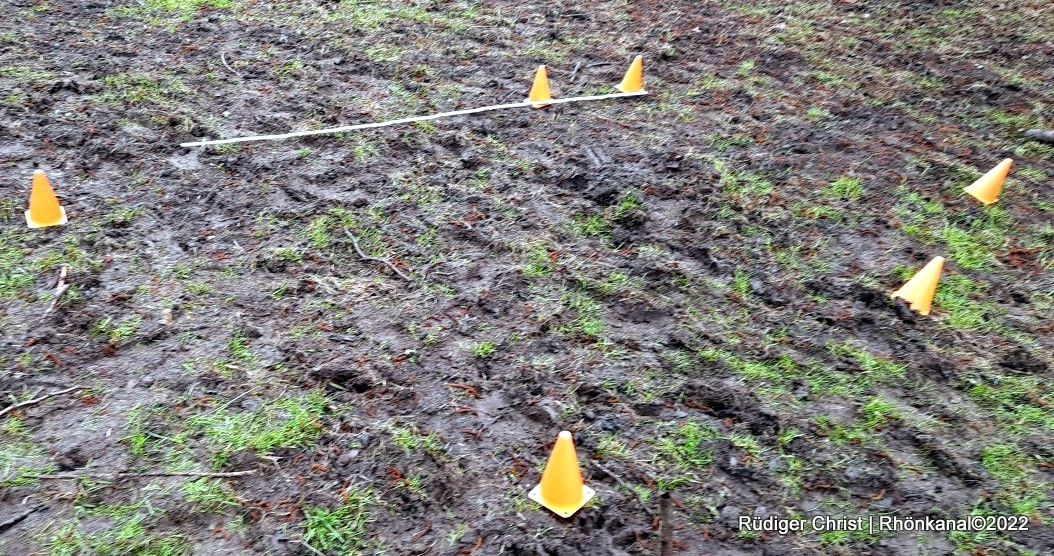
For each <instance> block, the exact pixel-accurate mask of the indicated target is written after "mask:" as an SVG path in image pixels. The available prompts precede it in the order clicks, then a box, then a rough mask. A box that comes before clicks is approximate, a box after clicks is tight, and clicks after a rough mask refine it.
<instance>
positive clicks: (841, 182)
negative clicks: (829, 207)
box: [821, 176, 864, 201]
mask: <svg viewBox="0 0 1054 556" xmlns="http://www.w3.org/2000/svg"><path fill="white" fill-rule="evenodd" d="M821 193H822V194H823V195H824V196H825V197H833V198H836V199H848V200H850V201H859V200H860V199H861V198H862V197H863V196H864V188H863V187H861V186H860V178H856V177H853V176H842V177H840V178H838V179H836V180H834V181H833V182H831V183H830V184H828V185H827V187H825V188H824V189H823V191H821Z"/></svg>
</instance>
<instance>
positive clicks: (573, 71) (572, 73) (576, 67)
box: [567, 62, 582, 82]
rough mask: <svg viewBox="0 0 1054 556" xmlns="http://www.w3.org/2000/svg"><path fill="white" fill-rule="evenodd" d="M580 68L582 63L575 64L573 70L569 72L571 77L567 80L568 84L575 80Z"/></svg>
mask: <svg viewBox="0 0 1054 556" xmlns="http://www.w3.org/2000/svg"><path fill="white" fill-rule="evenodd" d="M581 67H582V62H578V63H577V64H575V69H573V70H571V77H569V78H568V79H567V81H568V82H572V81H574V80H575V76H576V75H578V69H579V68H581Z"/></svg>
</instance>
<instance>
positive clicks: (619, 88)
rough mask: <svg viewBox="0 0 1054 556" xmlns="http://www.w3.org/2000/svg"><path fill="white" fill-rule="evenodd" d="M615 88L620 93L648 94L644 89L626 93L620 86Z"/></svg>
mask: <svg viewBox="0 0 1054 556" xmlns="http://www.w3.org/2000/svg"><path fill="white" fill-rule="evenodd" d="M615 88H616V89H618V91H619V92H620V93H640V94H642V95H646V94H648V91H645V90H644V89H637V90H636V91H627V90H626V89H623V88H622V85H615Z"/></svg>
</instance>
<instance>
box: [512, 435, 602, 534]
mask: <svg viewBox="0 0 1054 556" xmlns="http://www.w3.org/2000/svg"><path fill="white" fill-rule="evenodd" d="M595 494H596V492H594V491H593V489H591V488H589V487H587V486H585V484H583V483H582V471H581V470H580V469H579V468H578V454H576V453H575V441H574V440H572V439H571V433H570V432H568V431H563V432H561V433H560V436H558V437H557V438H556V445H555V446H553V453H552V454H550V455H549V463H547V464H545V471H544V472H542V482H541V483H540V484H539V485H538V486H536V487H534V489H532V490H531V492H530V493H528V494H527V497H528V498H530V499H531V500H534V501H535V502H537V503H539V504H541V505H543V506H545V507H546V508H549V509H550V510H552V511H553V513H555V514H556V515H558V516H560V517H571V516H572V515H574V513H575V512H577V511H578V510H579V509H580V508H581V507H582V506H585V505H586V502H589V500H590V499H591V498H593V496H594V495H595Z"/></svg>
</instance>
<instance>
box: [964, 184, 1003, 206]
mask: <svg viewBox="0 0 1054 556" xmlns="http://www.w3.org/2000/svg"><path fill="white" fill-rule="evenodd" d="M963 192H964V193H966V194H968V195H970V196H971V197H973V198H974V199H977V200H978V201H981V202H982V203H984V204H986V205H990V204H992V203H994V202H996V201H998V200H999V197H996V198H995V199H991V200H988V199H986V198H984V197H983V196H982V193H979V192H975V191H970V188H969V187H967V188H964V189H963Z"/></svg>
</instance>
